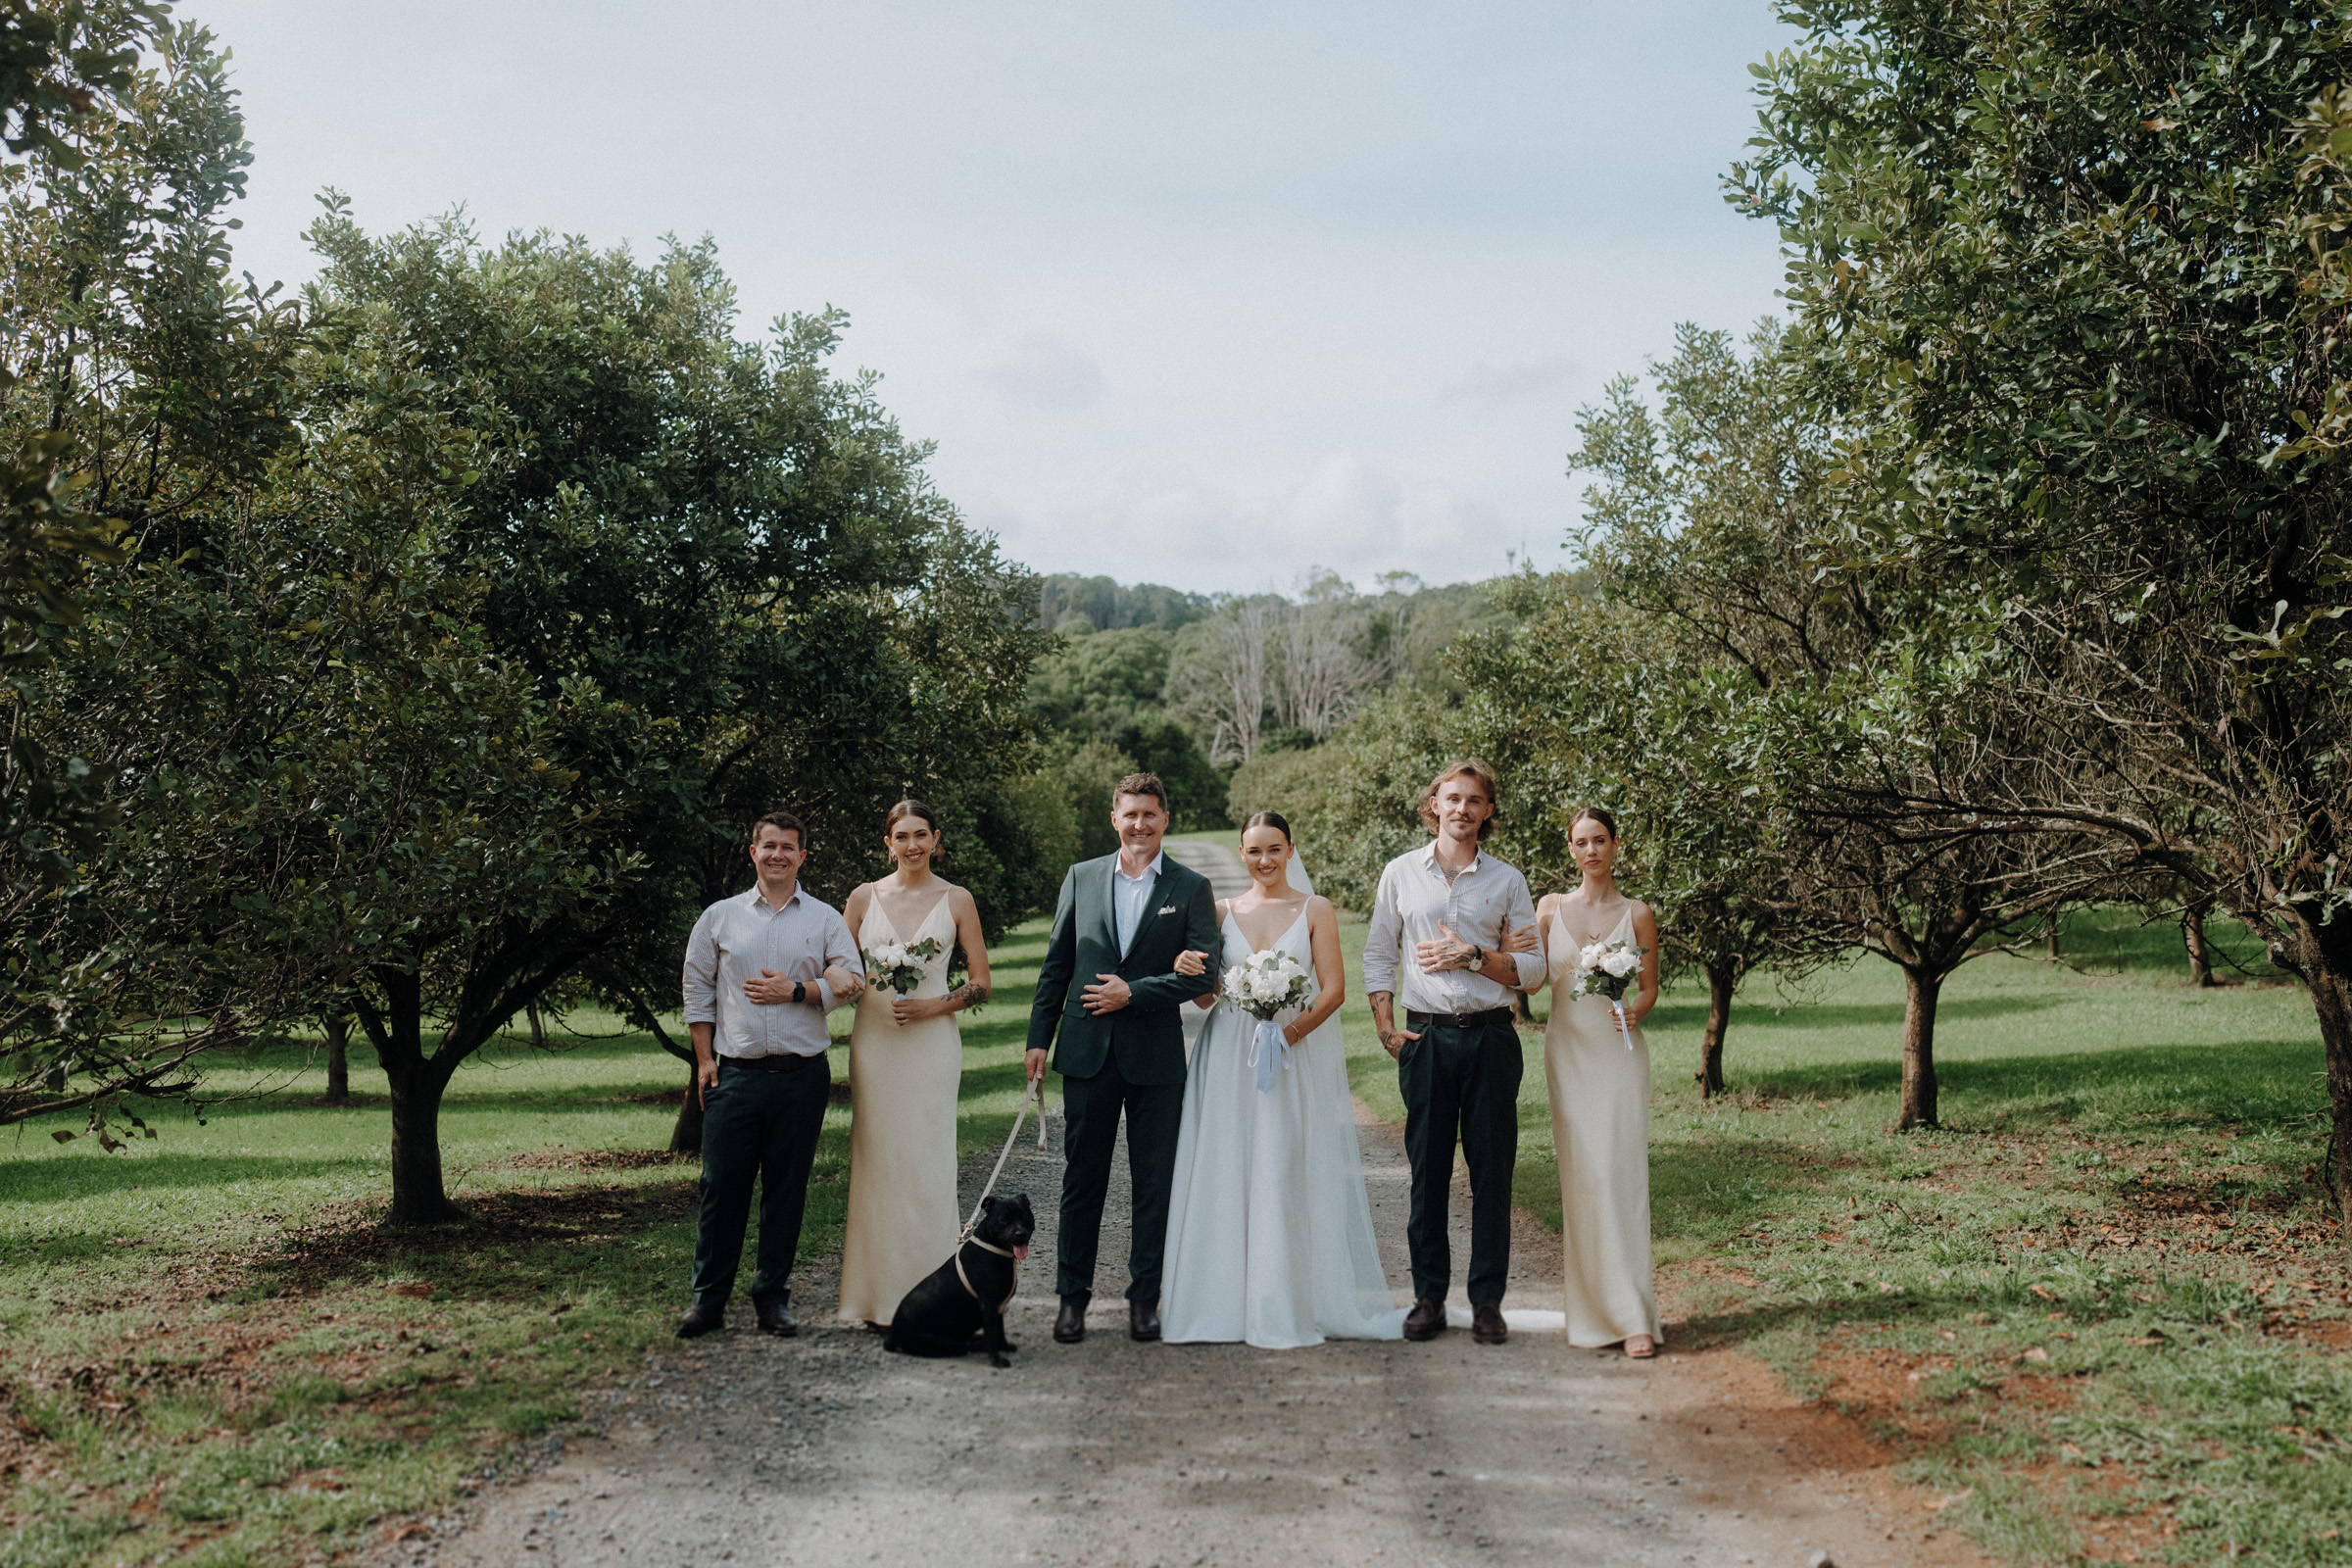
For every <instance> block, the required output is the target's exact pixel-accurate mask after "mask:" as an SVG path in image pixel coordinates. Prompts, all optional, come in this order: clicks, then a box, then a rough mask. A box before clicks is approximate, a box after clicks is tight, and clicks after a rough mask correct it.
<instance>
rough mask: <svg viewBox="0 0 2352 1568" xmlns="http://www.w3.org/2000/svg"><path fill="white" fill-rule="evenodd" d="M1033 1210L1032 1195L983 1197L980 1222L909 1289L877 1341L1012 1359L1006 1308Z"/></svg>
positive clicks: (915, 1350) (997, 1362) (907, 1348)
mask: <svg viewBox="0 0 2352 1568" xmlns="http://www.w3.org/2000/svg"><path fill="white" fill-rule="evenodd" d="M1036 1229H1037V1216H1036V1215H1034V1214H1032V1213H1031V1212H1030V1211H1029V1195H1028V1194H1027V1193H1021V1194H1018V1195H1016V1196H1014V1197H1011V1198H989V1199H984V1200H982V1201H981V1203H980V1224H979V1227H978V1228H977V1229H976V1230H974V1231H973V1233H972V1236H971V1239H970V1240H969V1241H967V1242H965V1243H964V1244H963V1245H962V1246H961V1247H958V1248H957V1249H956V1255H955V1256H954V1257H951V1258H949V1259H948V1260H947V1261H946V1262H945V1263H942V1264H940V1265H939V1267H938V1268H936V1269H934V1270H932V1271H931V1274H930V1277H929V1278H927V1279H925V1280H924V1281H923V1282H922V1283H921V1284H920V1285H917V1286H916V1287H915V1288H914V1289H913V1290H911V1291H908V1292H907V1299H905V1300H903V1301H901V1302H900V1303H899V1309H898V1310H897V1311H896V1312H893V1313H892V1314H891V1315H890V1328H889V1329H888V1330H887V1331H886V1332H885V1333H884V1335H883V1337H882V1348H884V1349H886V1350H898V1351H902V1352H904V1353H905V1354H907V1355H966V1354H969V1353H970V1352H971V1351H973V1350H981V1349H985V1350H986V1351H988V1364H989V1365H990V1366H1010V1365H1011V1364H1012V1363H1011V1362H1009V1361H1007V1360H1005V1351H1006V1350H1017V1349H1019V1348H1020V1347H1019V1346H1017V1345H1011V1344H1007V1343H1006V1342H1005V1307H1006V1306H1007V1305H1009V1304H1010V1303H1011V1301H1012V1293H1013V1287H1014V1284H1015V1281H1016V1280H1017V1279H1018V1277H1019V1274H1020V1260H1021V1259H1022V1258H1024V1257H1027V1256H1028V1255H1029V1237H1030V1235H1031V1233H1032V1232H1034V1231H1035V1230H1036Z"/></svg>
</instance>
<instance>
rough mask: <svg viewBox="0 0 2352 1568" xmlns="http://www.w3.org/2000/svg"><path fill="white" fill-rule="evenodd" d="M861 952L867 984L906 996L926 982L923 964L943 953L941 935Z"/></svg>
mask: <svg viewBox="0 0 2352 1568" xmlns="http://www.w3.org/2000/svg"><path fill="white" fill-rule="evenodd" d="M858 956H860V957H862V958H864V959H865V981H866V984H868V985H870V986H873V987H874V988H876V989H877V990H887V991H889V992H890V993H892V994H893V995H894V996H901V997H903V996H905V995H907V992H909V991H912V990H913V989H914V988H915V987H916V986H919V985H921V984H922V983H923V965H925V964H926V963H929V962H930V961H931V960H932V959H933V958H936V957H938V956H939V938H937V937H925V938H923V940H922V941H920V942H885V943H883V944H882V945H881V946H880V947H878V948H859V949H858Z"/></svg>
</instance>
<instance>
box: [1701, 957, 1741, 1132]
mask: <svg viewBox="0 0 2352 1568" xmlns="http://www.w3.org/2000/svg"><path fill="white" fill-rule="evenodd" d="M1738 984H1739V977H1738V976H1737V975H1736V974H1734V973H1733V971H1732V969H1731V967H1730V966H1729V965H1725V966H1723V967H1720V968H1718V967H1716V966H1715V965H1713V964H1710V965H1708V966H1707V1027H1706V1030H1705V1032H1704V1033H1702V1034H1701V1035H1700V1036H1699V1037H1698V1092H1699V1094H1700V1096H1701V1097H1703V1098H1707V1099H1712V1098H1713V1097H1714V1096H1716V1095H1720V1094H1722V1093H1723V1032H1724V1030H1725V1029H1727V1028H1728V1027H1730V1025H1731V1021H1732V988H1733V987H1734V986H1736V985H1738Z"/></svg>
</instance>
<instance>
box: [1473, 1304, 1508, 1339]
mask: <svg viewBox="0 0 2352 1568" xmlns="http://www.w3.org/2000/svg"><path fill="white" fill-rule="evenodd" d="M1470 1337H1471V1338H1472V1339H1474V1340H1476V1341H1477V1342H1478V1343H1479V1344H1481V1345H1500V1344H1501V1343H1502V1342H1503V1341H1505V1340H1507V1339H1509V1338H1510V1337H1511V1331H1510V1329H1509V1328H1508V1327H1506V1326H1505V1325H1504V1323H1503V1321H1502V1308H1501V1307H1500V1306H1498V1305H1496V1304H1495V1302H1493V1301H1489V1302H1487V1303H1486V1304H1485V1305H1483V1306H1472V1307H1471V1308H1470Z"/></svg>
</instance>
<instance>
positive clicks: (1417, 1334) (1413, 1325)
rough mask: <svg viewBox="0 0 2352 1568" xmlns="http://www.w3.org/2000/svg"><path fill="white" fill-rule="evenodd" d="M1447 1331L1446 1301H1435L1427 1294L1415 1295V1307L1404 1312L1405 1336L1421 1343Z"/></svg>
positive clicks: (1416, 1342)
mask: <svg viewBox="0 0 2352 1568" xmlns="http://www.w3.org/2000/svg"><path fill="white" fill-rule="evenodd" d="M1445 1332H1446V1303H1445V1302H1443V1301H1433V1300H1431V1299H1429V1298H1428V1297H1426V1296H1421V1297H1415V1298H1414V1299H1413V1309H1412V1310H1411V1311H1410V1312H1407V1313H1405V1314H1404V1337H1405V1338H1406V1339H1408V1340H1411V1341H1413V1342H1414V1343H1415V1344H1419V1343H1420V1342H1421V1341H1423V1340H1434V1339H1436V1338H1437V1337H1438V1336H1439V1335H1441V1334H1443V1333H1445Z"/></svg>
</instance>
